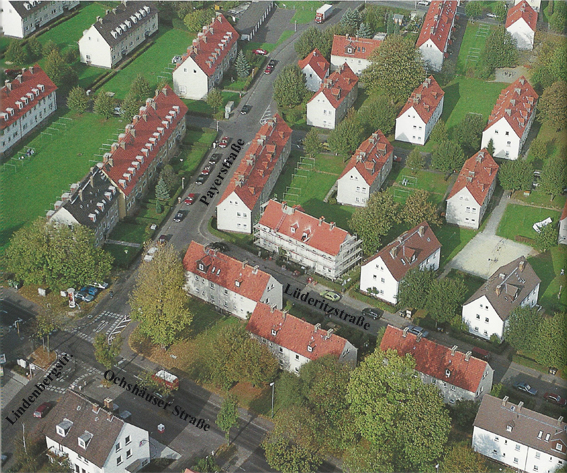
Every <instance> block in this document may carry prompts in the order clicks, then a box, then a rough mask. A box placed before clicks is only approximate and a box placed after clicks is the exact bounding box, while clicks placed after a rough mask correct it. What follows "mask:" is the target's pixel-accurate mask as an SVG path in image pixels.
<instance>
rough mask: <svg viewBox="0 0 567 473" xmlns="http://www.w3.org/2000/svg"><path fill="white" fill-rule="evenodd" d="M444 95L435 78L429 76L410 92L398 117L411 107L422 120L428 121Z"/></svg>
mask: <svg viewBox="0 0 567 473" xmlns="http://www.w3.org/2000/svg"><path fill="white" fill-rule="evenodd" d="M444 95H445V92H444V91H443V89H442V88H441V87H440V86H439V84H438V83H437V81H436V80H435V78H434V77H433V76H429V77H428V78H427V79H425V80H424V81H423V83H421V84H420V85H419V87H417V89H415V90H414V91H413V92H412V93H411V96H410V97H409V98H408V100H407V102H406V104H405V105H404V108H402V111H401V112H400V113H399V114H398V118H399V117H401V116H402V115H403V114H404V113H406V112H407V111H408V110H409V109H410V108H412V107H413V109H414V110H415V111H416V112H417V114H418V115H419V116H420V118H421V119H422V120H423V122H424V123H428V122H429V119H430V118H431V117H432V115H433V113H434V112H435V110H436V109H437V107H438V105H439V103H440V102H441V100H442V99H443V96H444Z"/></svg>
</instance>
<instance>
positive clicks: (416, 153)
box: [406, 148, 425, 175]
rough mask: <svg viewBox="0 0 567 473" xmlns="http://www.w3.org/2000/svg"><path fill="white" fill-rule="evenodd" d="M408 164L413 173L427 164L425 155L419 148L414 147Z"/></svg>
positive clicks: (407, 161)
mask: <svg viewBox="0 0 567 473" xmlns="http://www.w3.org/2000/svg"><path fill="white" fill-rule="evenodd" d="M406 166H407V167H408V168H409V169H410V171H411V173H412V174H413V175H415V174H417V171H419V170H421V169H423V167H424V166H425V157H423V156H422V154H421V151H420V150H419V148H414V149H412V150H411V152H410V154H409V155H408V159H407V160H406Z"/></svg>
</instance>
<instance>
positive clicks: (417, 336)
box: [415, 332, 421, 343]
mask: <svg viewBox="0 0 567 473" xmlns="http://www.w3.org/2000/svg"><path fill="white" fill-rule="evenodd" d="M415 341H416V343H419V342H421V332H419V333H418V334H417V335H416V337H415Z"/></svg>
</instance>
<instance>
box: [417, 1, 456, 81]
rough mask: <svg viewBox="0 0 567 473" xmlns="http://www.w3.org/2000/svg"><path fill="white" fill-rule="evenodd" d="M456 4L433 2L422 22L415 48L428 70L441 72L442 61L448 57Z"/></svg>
mask: <svg viewBox="0 0 567 473" xmlns="http://www.w3.org/2000/svg"><path fill="white" fill-rule="evenodd" d="M458 3H459V2H458V1H457V0H434V1H433V2H431V5H429V9H428V10H427V14H426V15H425V18H424V20H423V25H422V26H421V31H420V33H419V37H418V38H417V42H416V45H415V46H416V48H418V49H419V50H420V51H421V56H422V57H423V60H424V61H425V63H426V65H427V66H428V68H429V69H430V70H432V71H434V72H439V71H441V69H442V68H443V61H444V60H445V59H446V58H447V57H449V52H448V51H447V50H448V49H449V45H450V44H451V43H452V39H451V34H452V32H453V31H454V30H455V19H456V17H457V5H458Z"/></svg>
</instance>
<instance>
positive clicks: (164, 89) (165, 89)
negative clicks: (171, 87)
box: [161, 87, 167, 96]
mask: <svg viewBox="0 0 567 473" xmlns="http://www.w3.org/2000/svg"><path fill="white" fill-rule="evenodd" d="M161 91H162V92H163V95H165V96H167V87H164V88H163V89H161Z"/></svg>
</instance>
